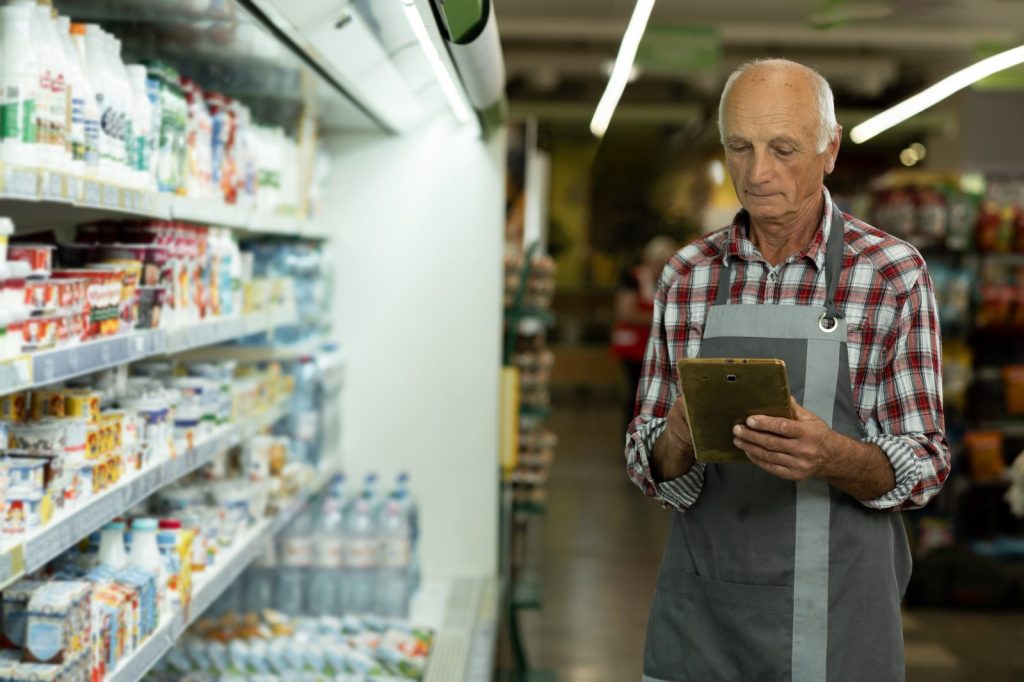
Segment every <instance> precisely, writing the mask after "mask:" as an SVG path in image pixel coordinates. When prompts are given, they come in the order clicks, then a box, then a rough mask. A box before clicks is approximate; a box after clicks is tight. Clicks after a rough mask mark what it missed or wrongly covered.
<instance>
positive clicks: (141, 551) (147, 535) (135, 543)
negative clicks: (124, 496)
mask: <svg viewBox="0 0 1024 682" xmlns="http://www.w3.org/2000/svg"><path fill="white" fill-rule="evenodd" d="M158 527H159V526H158V523H157V520H156V519H135V520H134V521H132V549H131V553H130V554H129V555H128V565H129V566H135V567H137V568H141V569H143V570H145V571H147V572H149V573H151V574H153V575H154V576H156V581H157V583H156V585H157V589H156V592H157V595H156V601H157V604H158V605H159V608H160V609H164V608H166V605H167V568H166V567H165V566H164V562H163V560H162V558H161V557H160V545H159V544H158V543H157V538H156V536H157V530H158Z"/></svg>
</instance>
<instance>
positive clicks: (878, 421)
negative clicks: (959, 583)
mask: <svg viewBox="0 0 1024 682" xmlns="http://www.w3.org/2000/svg"><path fill="white" fill-rule="evenodd" d="M823 191H824V195H825V211H824V216H822V222H821V227H820V228H819V229H818V232H817V233H816V234H815V237H814V238H813V239H812V240H811V243H810V244H809V245H808V246H807V248H805V249H804V250H803V251H800V252H799V253H796V254H794V255H793V256H790V257H789V258H788V259H787V260H786V261H785V262H784V263H781V264H780V265H778V266H776V267H775V268H772V267H771V266H770V265H769V264H768V262H767V261H766V260H764V258H763V257H762V256H761V254H760V252H759V251H758V250H757V248H756V247H755V246H754V245H753V243H752V242H751V241H750V239H749V238H748V237H747V235H746V232H747V229H746V214H745V212H742V211H741V212H740V213H739V214H738V215H737V217H736V219H735V220H734V222H733V224H732V225H731V226H730V227H727V228H724V229H721V230H719V231H717V232H714V233H712V234H710V235H708V236H706V237H704V238H703V239H699V240H697V241H695V242H693V243H691V244H689V245H688V246H686V247H685V248H684V249H682V250H681V251H679V252H678V253H677V254H676V255H675V256H673V257H672V259H671V260H669V262H668V264H667V265H666V266H665V269H664V271H663V272H662V275H661V280H660V281H659V283H658V291H657V296H656V298H655V304H654V319H653V322H652V325H651V338H650V341H649V342H648V345H647V353H646V355H645V357H644V368H643V376H642V378H641V380H640V387H639V391H638V392H637V416H636V418H634V419H633V421H632V422H631V423H630V425H629V428H628V430H627V433H626V463H627V470H628V473H629V476H630V478H631V479H632V480H633V482H634V483H636V484H637V485H638V486H639V487H640V488H641V489H642V490H643V491H644V493H645V494H646V495H648V496H650V497H656V498H658V499H661V500H662V501H664V502H665V503H667V504H668V505H670V506H671V507H673V508H675V509H677V510H679V511H686V510H687V509H689V508H690V507H691V506H692V505H693V504H694V503H695V502H696V501H697V498H698V497H699V495H700V491H701V487H702V486H703V483H704V468H705V465H704V464H702V463H700V462H697V463H695V464H694V466H693V467H692V468H691V469H690V471H688V472H687V473H686V474H684V475H683V476H680V477H679V478H676V479H674V480H671V481H664V482H662V483H655V482H654V479H653V478H652V477H651V467H650V457H651V452H652V451H653V447H654V443H655V441H657V439H658V437H659V436H660V435H661V434H662V432H663V431H664V430H665V428H666V424H667V422H666V416H667V415H668V411H669V408H670V407H671V406H672V403H673V402H674V401H675V399H676V398H677V397H678V389H677V388H676V370H675V364H676V360H677V359H679V358H684V357H686V358H693V357H697V354H698V353H699V351H700V345H701V338H702V336H703V333H704V319H705V316H706V315H707V311H708V308H709V307H710V306H711V305H713V304H714V296H715V291H716V289H717V284H718V277H719V274H720V272H721V268H722V263H723V259H727V261H728V262H729V263H730V264H731V265H732V266H733V279H732V287H731V291H730V299H729V300H730V302H731V303H770V304H776V305H814V306H822V307H823V306H824V304H825V294H826V292H825V244H826V242H827V239H828V232H829V226H830V221H831V219H832V200H831V197H830V196H829V193H828V190H823ZM843 217H844V219H845V225H846V228H845V249H844V252H843V270H842V276H841V278H840V280H839V290H838V292H837V294H836V305H837V306H838V307H839V309H840V310H842V311H843V312H844V313H845V316H846V322H847V328H848V330H849V339H848V349H849V357H850V380H851V385H852V387H853V399H854V404H855V405H856V408H857V411H858V413H859V415H860V418H861V421H862V422H863V425H864V428H865V432H866V434H867V436H866V437H865V438H864V441H865V442H868V443H874V444H875V445H877V446H878V447H879V448H881V449H882V451H883V452H884V453H885V454H886V456H887V457H888V458H889V461H890V462H891V463H892V468H893V471H894V472H895V474H896V487H895V488H893V489H892V490H891V491H890V492H888V493H886V494H885V495H883V496H882V497H879V498H877V499H874V500H862V503H863V504H864V505H866V506H868V507H871V508H875V509H908V508H916V507H921V506H923V505H924V504H925V503H927V502H928V500H929V499H931V498H932V497H933V496H934V495H935V494H936V493H937V492H938V490H939V488H940V487H941V486H942V483H943V481H945V479H946V476H947V475H948V473H949V447H948V445H947V444H946V440H945V435H944V431H945V424H944V417H943V412H942V357H941V356H942V346H941V338H940V332H939V320H938V315H937V312H936V306H935V297H934V294H933V292H932V283H931V278H930V277H929V276H928V270H927V268H926V267H925V263H924V259H923V258H922V257H921V254H920V253H918V251H917V250H916V249H915V248H914V247H912V246H910V245H909V244H907V243H906V242H903V241H900V240H899V239H896V238H895V237H892V236H891V235H888V234H886V233H884V232H882V231H881V230H878V229H876V228H874V227H872V226H870V225H867V224H865V223H863V222H861V221H859V220H857V219H856V218H852V217H850V216H848V215H845V214H844V216H843Z"/></svg>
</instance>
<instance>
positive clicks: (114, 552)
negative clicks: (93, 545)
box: [98, 521, 128, 571]
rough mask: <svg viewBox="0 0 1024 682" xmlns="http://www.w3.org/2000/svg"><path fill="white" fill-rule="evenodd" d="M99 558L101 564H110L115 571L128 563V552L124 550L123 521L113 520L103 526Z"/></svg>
mask: <svg viewBox="0 0 1024 682" xmlns="http://www.w3.org/2000/svg"><path fill="white" fill-rule="evenodd" d="M98 558H99V562H100V565H101V566H109V567H110V568H112V569H113V570H115V571H120V570H121V569H122V568H124V567H125V566H126V565H127V564H128V554H127V553H126V552H125V551H124V522H123V521H112V522H110V523H108V524H107V525H105V526H103V532H102V533H101V534H100V551H99V555H98Z"/></svg>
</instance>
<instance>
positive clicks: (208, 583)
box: [107, 470, 334, 682]
mask: <svg viewBox="0 0 1024 682" xmlns="http://www.w3.org/2000/svg"><path fill="white" fill-rule="evenodd" d="M333 474H334V471H333V470H331V471H327V472H325V473H323V474H321V475H320V476H318V478H317V482H316V485H314V486H313V489H312V490H311V491H310V492H309V493H307V494H305V495H302V496H300V497H298V498H297V499H295V500H293V501H292V502H291V504H289V505H288V506H287V507H286V508H285V509H283V510H282V511H281V512H280V513H279V514H277V515H276V516H274V517H272V518H268V519H263V520H262V521H260V522H259V523H257V524H256V525H254V526H253V527H252V528H250V529H249V530H248V531H246V532H245V533H244V534H243V535H242V536H241V537H239V538H238V539H237V540H236V541H235V543H234V544H233V545H232V546H231V547H230V548H229V549H228V551H227V552H224V553H222V554H220V555H219V558H218V559H217V565H216V566H214V567H213V568H211V569H209V570H207V571H205V572H203V573H200V574H197V575H196V577H195V585H194V587H193V591H192V604H191V606H190V608H189V612H188V614H187V615H186V614H185V612H184V611H182V610H181V609H178V610H176V611H175V612H174V614H173V615H171V616H170V617H168V618H165V619H164V620H163V621H162V622H161V624H160V626H159V627H158V628H157V630H156V632H154V633H153V634H152V635H151V636H150V637H149V639H147V640H146V641H145V642H144V643H143V644H142V646H141V647H139V648H138V649H137V650H136V651H135V653H133V654H132V655H131V656H130V657H129V658H127V659H126V660H124V661H122V662H121V665H119V666H118V667H117V669H116V670H114V671H113V672H112V673H111V674H110V675H109V676H108V677H107V682H135V680H139V679H141V678H142V676H143V675H145V674H146V672H147V671H148V670H149V669H150V668H152V667H153V666H154V665H155V664H156V662H157V661H159V660H160V658H161V657H162V656H163V655H164V654H165V653H167V651H168V650H169V649H170V648H171V647H172V646H174V643H175V642H176V641H177V640H178V638H179V637H181V636H182V634H184V632H185V630H186V629H188V626H189V625H191V624H192V623H193V622H195V621H196V619H198V618H199V617H200V616H201V615H202V614H203V612H204V611H205V610H206V609H208V608H209V607H210V605H211V604H213V602H214V601H216V599H217V597H219V596H220V595H221V594H223V593H224V591H225V590H227V589H228V587H230V586H231V584H232V583H233V582H234V581H235V580H237V579H238V576H240V575H241V574H242V571H244V570H245V568H246V567H247V566H248V565H249V564H251V563H252V562H253V561H255V560H256V558H257V557H258V556H259V555H260V554H261V553H262V552H263V549H264V544H265V543H266V541H267V540H268V539H270V538H272V537H274V536H275V535H276V534H278V533H280V532H281V531H282V530H283V529H284V528H285V527H286V526H287V525H288V524H289V523H290V522H291V521H292V520H293V519H294V518H295V517H296V516H298V515H299V514H300V513H301V512H302V511H303V510H304V509H305V508H306V505H307V504H308V503H309V500H310V499H311V498H312V497H313V495H315V494H316V493H317V492H319V491H320V490H321V489H323V487H324V486H325V485H327V483H328V482H329V481H330V480H331V477H332V476H333Z"/></svg>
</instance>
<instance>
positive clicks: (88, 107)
mask: <svg viewBox="0 0 1024 682" xmlns="http://www.w3.org/2000/svg"><path fill="white" fill-rule="evenodd" d="M85 30H86V29H85V24H77V23H76V24H71V27H70V36H69V37H70V39H71V46H72V48H73V49H74V56H75V58H76V59H77V60H78V65H79V68H80V69H81V72H82V87H83V92H82V98H83V100H84V104H83V105H82V118H83V128H84V130H85V150H84V155H85V158H84V167H85V174H86V175H96V174H97V173H98V172H99V165H100V109H99V106H98V105H97V102H96V91H95V89H94V88H93V86H92V75H91V72H90V70H89V63H88V61H87V59H86V47H85Z"/></svg>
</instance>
